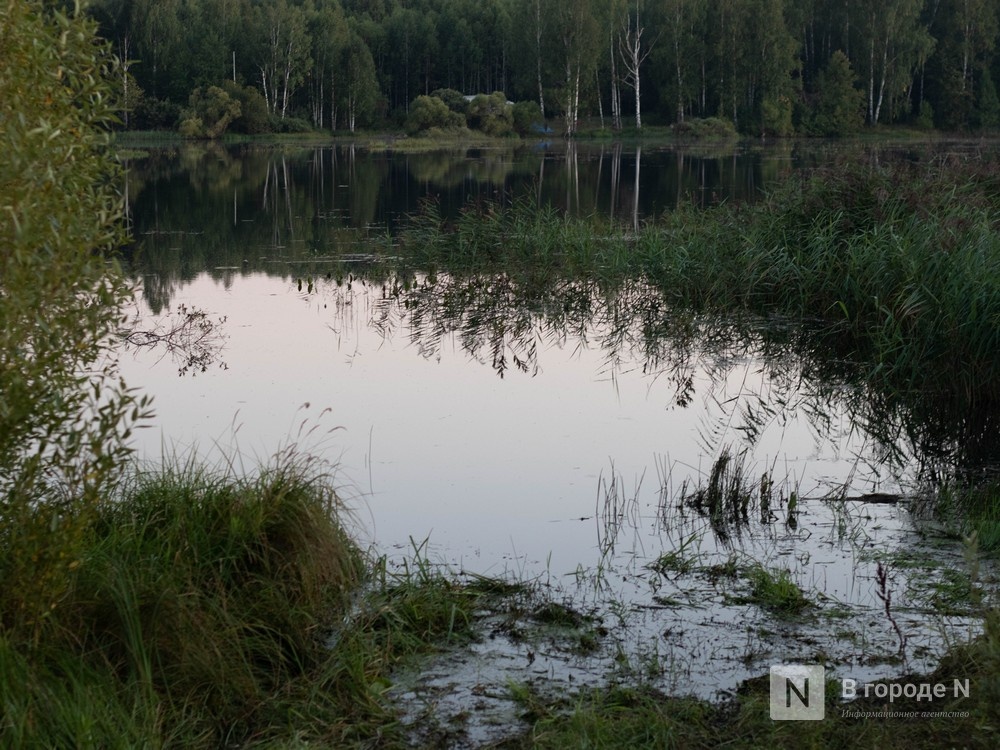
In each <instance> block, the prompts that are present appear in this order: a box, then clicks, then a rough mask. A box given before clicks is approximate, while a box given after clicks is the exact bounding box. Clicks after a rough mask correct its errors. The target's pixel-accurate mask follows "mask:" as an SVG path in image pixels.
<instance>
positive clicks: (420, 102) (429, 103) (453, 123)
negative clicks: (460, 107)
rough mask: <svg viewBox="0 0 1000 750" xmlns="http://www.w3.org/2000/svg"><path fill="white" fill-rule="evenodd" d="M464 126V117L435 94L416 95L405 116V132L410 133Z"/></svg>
mask: <svg viewBox="0 0 1000 750" xmlns="http://www.w3.org/2000/svg"><path fill="white" fill-rule="evenodd" d="M463 127H465V117H464V116H463V115H460V114H459V113H458V112H454V111H452V110H451V109H449V108H448V105H447V104H445V103H444V102H443V101H441V100H440V99H438V98H437V97H436V96H423V95H421V96H418V97H417V98H416V99H414V100H413V104H411V105H410V114H409V115H408V116H407V118H406V132H408V133H409V134H410V135H415V134H417V133H421V132H424V131H426V130H430V129H431V128H440V129H442V130H452V129H455V128H463Z"/></svg>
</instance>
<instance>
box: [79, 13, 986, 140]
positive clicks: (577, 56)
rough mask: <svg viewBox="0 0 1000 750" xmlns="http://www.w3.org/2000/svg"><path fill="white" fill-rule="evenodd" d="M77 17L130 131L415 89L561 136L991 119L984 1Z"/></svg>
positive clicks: (372, 118)
mask: <svg viewBox="0 0 1000 750" xmlns="http://www.w3.org/2000/svg"><path fill="white" fill-rule="evenodd" d="M89 12H90V13H91V14H92V15H93V17H94V18H95V19H96V20H97V22H98V23H99V28H100V33H101V35H102V36H103V37H104V38H105V39H107V40H108V41H109V42H110V44H111V45H112V46H113V49H114V50H115V54H116V56H117V57H118V58H119V60H120V62H121V63H122V65H121V66H120V79H121V89H122V90H121V94H122V97H121V98H122V101H123V105H122V106H123V112H122V116H121V119H122V122H123V124H124V127H126V128H129V129H170V128H176V127H180V128H181V130H182V132H184V131H185V127H186V129H187V134H189V135H202V136H209V137H211V136H216V135H219V134H221V132H224V131H226V130H227V129H229V130H235V131H241V132H246V133H257V132H289V131H296V130H310V129H324V130H333V131H336V130H346V131H355V130H356V129H361V128H386V127H399V126H402V125H403V124H404V123H406V122H407V121H408V118H409V119H410V121H411V122H412V118H411V117H410V115H411V110H412V109H413V107H414V105H415V104H416V103H417V99H418V97H420V96H424V97H427V96H431V95H434V94H435V93H437V96H436V97H435V98H436V99H439V100H440V101H443V102H445V104H449V101H448V99H449V98H450V99H451V100H452V101H451V103H450V104H449V111H459V112H462V109H463V107H464V106H465V105H467V103H468V98H467V97H469V96H470V95H474V94H493V93H494V92H501V93H502V95H503V96H502V97H499V99H501V100H504V97H505V101H512V102H526V103H533V105H537V109H535V108H534V106H531V105H526V106H525V108H524V110H525V111H526V112H527V113H528V114H527V115H522V118H523V117H525V116H526V117H528V119H531V117H532V113H533V115H534V118H535V119H536V120H538V121H539V122H542V121H546V122H549V123H551V124H552V126H553V127H554V128H555V129H556V130H558V131H559V132H562V133H564V134H566V135H569V136H572V135H574V134H576V133H578V132H579V131H580V129H581V128H582V127H583V126H584V125H586V127H588V128H591V129H597V128H601V129H608V130H623V129H624V130H629V131H632V130H640V129H641V128H642V127H644V126H648V125H658V126H667V125H676V124H677V123H684V122H686V121H691V120H696V119H701V118H720V119H722V120H724V121H726V122H728V123H731V124H732V126H734V127H735V129H736V130H738V131H739V132H741V133H744V134H747V135H755V136H765V135H773V136H789V135H817V136H830V135H842V134H847V133H850V132H854V131H857V130H860V129H863V128H865V127H872V126H879V125H903V126H907V127H917V128H926V129H930V128H937V129H940V130H946V131H951V132H960V131H976V130H983V129H991V128H996V127H998V125H1000V98H998V96H997V91H996V84H995V81H996V80H997V77H998V76H1000V58H998V56H997V54H996V47H997V41H998V37H1000V23H998V21H1000V3H997V1H996V0H92V2H91V4H90V6H89ZM456 93H458V94H461V95H463V96H456ZM449 95H450V97H449ZM422 104H423V106H424V108H425V109H426V108H427V107H428V106H429V105H433V106H435V107H439V104H440V102H438V101H435V102H427V101H424V102H423V103H422ZM528 106H530V109H528V108H527V107H528ZM442 112H443V110H442ZM462 113H463V114H466V116H467V117H468V112H462ZM426 114H427V113H426V112H425V113H424V115H426ZM445 115H446V113H445ZM445 115H442V114H440V113H439V114H438V115H437V116H436V117H435V116H432V117H430V118H429V119H430V120H431V121H433V122H437V123H438V124H441V125H447V124H448V123H449V120H448V118H447V116H445ZM469 119H470V123H471V119H472V118H469ZM185 121H186V122H187V125H186V126H185V125H184V123H185ZM417 127H419V124H418V126H417Z"/></svg>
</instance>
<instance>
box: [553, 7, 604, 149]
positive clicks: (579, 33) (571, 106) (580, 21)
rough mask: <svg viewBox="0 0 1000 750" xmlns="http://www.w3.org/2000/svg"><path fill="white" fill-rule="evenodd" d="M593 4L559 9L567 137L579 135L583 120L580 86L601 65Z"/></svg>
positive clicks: (563, 98) (558, 31) (563, 106)
mask: <svg viewBox="0 0 1000 750" xmlns="http://www.w3.org/2000/svg"><path fill="white" fill-rule="evenodd" d="M592 2H593V0H565V2H561V3H560V4H559V7H558V8H557V9H556V17H555V26H556V30H557V34H558V38H559V41H560V43H561V50H562V54H563V68H564V72H565V78H564V86H563V89H562V102H561V103H562V109H563V119H564V121H565V132H566V136H567V137H572V136H574V135H575V134H576V131H577V126H578V123H579V119H580V86H581V82H582V81H586V80H589V78H590V73H591V72H592V71H593V69H594V67H595V65H596V63H597V59H596V58H597V49H598V44H599V38H600V33H599V30H598V26H597V20H596V18H595V15H594V8H593V5H592Z"/></svg>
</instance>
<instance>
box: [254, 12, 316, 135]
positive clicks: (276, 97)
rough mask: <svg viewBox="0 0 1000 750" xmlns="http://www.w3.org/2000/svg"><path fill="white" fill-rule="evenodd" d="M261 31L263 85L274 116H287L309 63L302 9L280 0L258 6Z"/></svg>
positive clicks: (270, 110) (260, 53)
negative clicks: (293, 96) (289, 104)
mask: <svg viewBox="0 0 1000 750" xmlns="http://www.w3.org/2000/svg"><path fill="white" fill-rule="evenodd" d="M257 29H258V33H259V35H260V38H259V42H260V43H259V47H258V53H257V58H258V62H257V68H258V70H259V72H260V85H261V89H262V91H263V93H264V100H265V102H267V110H268V112H269V113H270V114H271V115H272V116H277V117H280V118H281V119H285V115H286V114H287V113H288V103H289V101H290V99H291V96H292V94H293V93H294V92H295V89H296V88H297V87H298V86H299V84H300V83H301V82H302V80H303V79H304V77H305V71H306V69H307V67H308V64H309V39H308V37H307V34H306V18H305V14H304V13H303V11H302V9H301V8H299V7H297V6H294V5H289V4H288V2H287V0H278V2H275V3H268V4H265V5H261V6H258V11H257Z"/></svg>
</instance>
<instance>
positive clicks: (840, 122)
mask: <svg viewBox="0 0 1000 750" xmlns="http://www.w3.org/2000/svg"><path fill="white" fill-rule="evenodd" d="M854 80H855V79H854V72H853V71H852V70H851V61H850V60H848V59H847V55H845V54H844V53H843V52H840V51H837V52H835V53H834V54H833V57H831V58H830V64H829V65H828V66H827V67H826V69H825V70H824V71H823V72H822V73H820V77H819V92H820V93H819V102H818V103H817V105H816V111H815V113H814V114H813V120H812V130H813V132H815V133H816V134H817V135H826V136H831V135H848V134H850V133H853V132H855V131H856V130H858V129H859V128H860V127H861V124H862V122H863V114H862V110H863V107H864V99H863V95H862V93H861V92H860V91H859V90H858V89H856V88H855V87H854Z"/></svg>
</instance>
